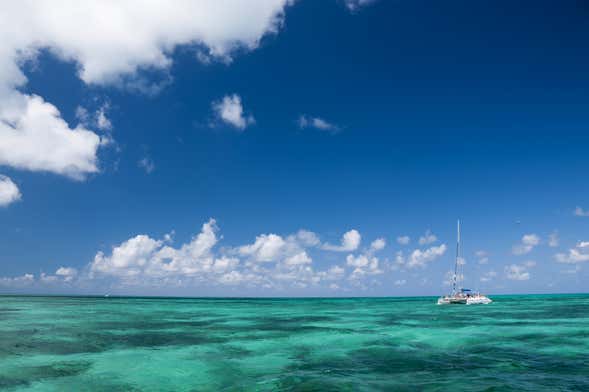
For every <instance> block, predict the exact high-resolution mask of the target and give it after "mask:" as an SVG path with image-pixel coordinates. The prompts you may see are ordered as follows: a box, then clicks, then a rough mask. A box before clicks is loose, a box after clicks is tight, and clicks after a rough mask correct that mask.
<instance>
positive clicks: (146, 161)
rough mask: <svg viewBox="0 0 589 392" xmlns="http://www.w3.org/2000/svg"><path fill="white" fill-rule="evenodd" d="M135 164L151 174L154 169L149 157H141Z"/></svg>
mask: <svg viewBox="0 0 589 392" xmlns="http://www.w3.org/2000/svg"><path fill="white" fill-rule="evenodd" d="M137 166H138V167H140V168H141V169H143V170H145V173H147V174H151V173H152V172H153V171H154V170H155V163H153V160H152V159H151V158H150V157H147V156H146V157H143V158H141V159H140V160H139V161H137Z"/></svg>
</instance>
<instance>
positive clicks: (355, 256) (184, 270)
mask: <svg viewBox="0 0 589 392" xmlns="http://www.w3.org/2000/svg"><path fill="white" fill-rule="evenodd" d="M220 239H221V237H220V234H219V227H218V226H217V222H216V220H215V219H210V220H209V221H208V222H206V223H204V224H203V225H202V227H201V231H200V232H199V233H198V234H196V235H195V236H194V237H192V239H191V240H190V241H189V242H187V243H184V244H181V245H179V246H174V245H173V236H172V235H171V234H168V235H165V236H164V238H162V239H155V238H152V237H150V236H149V235H145V234H139V235H136V236H134V237H132V238H129V239H127V240H125V241H123V242H122V243H120V244H118V245H116V246H114V247H113V248H112V250H111V251H110V252H109V253H105V252H102V251H99V252H97V253H96V255H95V257H94V259H93V260H92V261H91V262H89V263H88V264H87V265H86V266H85V267H84V268H83V269H82V270H80V271H78V269H76V268H74V267H68V266H62V267H60V268H58V269H57V270H56V271H55V273H53V274H45V273H41V274H40V275H39V276H35V275H34V274H30V273H27V274H25V275H22V276H18V277H4V278H0V287H3V288H5V289H16V290H19V289H27V288H36V289H39V288H53V289H55V288H58V289H69V290H73V291H79V290H90V291H93V292H100V291H104V290H113V289H114V290H118V291H120V292H125V291H129V290H130V291H133V290H136V289H139V290H140V289H146V288H150V287H162V286H165V287H167V288H185V287H200V288H202V287H209V288H211V287H223V286H224V287H241V288H244V289H252V288H258V289H262V290H264V291H265V292H267V293H273V294H276V293H280V292H284V291H287V290H289V289H300V290H304V289H307V288H310V287H313V288H319V289H323V290H326V291H334V290H343V291H344V292H345V291H346V290H349V289H350V288H360V289H361V288H364V287H365V286H366V285H369V284H373V283H374V281H372V280H370V279H371V278H372V277H374V276H377V275H381V274H384V273H385V272H391V271H399V270H405V269H407V270H410V269H413V268H415V267H416V266H419V267H422V268H423V267H425V266H426V264H427V263H431V262H433V261H435V260H437V259H439V258H440V257H441V256H443V255H444V253H445V251H446V245H445V244H441V245H439V246H433V247H431V248H426V249H415V250H414V251H413V252H412V253H411V254H410V256H409V257H408V259H407V260H406V261H405V260H398V259H397V260H396V262H395V263H393V262H391V261H389V260H388V258H386V257H384V258H382V257H380V256H379V255H378V254H379V253H380V252H381V251H383V249H385V247H386V240H385V239H384V238H376V239H374V240H373V241H372V242H371V243H370V244H369V246H368V247H367V248H366V249H364V250H361V249H360V245H361V235H360V233H359V232H358V231H357V230H354V229H352V230H349V231H348V232H346V233H344V234H343V235H342V238H341V240H340V245H331V244H330V243H328V242H322V241H321V240H320V238H319V236H318V235H317V234H316V233H314V232H312V231H308V230H303V229H301V230H299V231H297V232H296V233H293V234H289V235H287V236H281V235H278V234H273V233H268V234H261V235H259V236H257V237H256V238H255V240H254V241H253V242H252V243H249V244H245V245H241V246H235V247H231V246H230V247H219V246H218V245H219V241H220ZM311 251H313V252H316V253H317V254H318V256H319V257H325V254H326V253H339V252H346V253H348V254H347V256H346V257H345V262H340V263H334V264H332V265H331V266H329V267H327V268H325V269H317V268H316V267H315V265H314V260H313V257H311V255H310V253H311Z"/></svg>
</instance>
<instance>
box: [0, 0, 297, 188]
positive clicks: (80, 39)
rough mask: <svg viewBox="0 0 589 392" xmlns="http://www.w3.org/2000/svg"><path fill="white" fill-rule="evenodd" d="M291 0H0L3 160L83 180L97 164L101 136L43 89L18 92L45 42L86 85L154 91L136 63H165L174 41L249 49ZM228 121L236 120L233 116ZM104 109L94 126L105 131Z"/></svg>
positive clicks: (158, 66) (212, 49)
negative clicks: (71, 118) (68, 117)
mask: <svg viewBox="0 0 589 392" xmlns="http://www.w3.org/2000/svg"><path fill="white" fill-rule="evenodd" d="M290 3H291V1H289V0H260V1H255V2H243V1H229V2H227V4H225V5H224V6H222V5H219V2H218V1H215V0H202V1H190V0H184V1H182V0H179V1H176V2H174V6H173V7H170V6H169V4H168V3H166V2H164V1H150V2H138V1H132V0H130V1H84V2H79V1H73V0H61V1H59V0H56V1H52V2H37V1H33V0H23V1H18V2H2V3H0V41H1V42H2V46H1V47H0V165H7V166H11V167H14V168H17V169H23V170H31V171H46V172H52V173H56V174H60V175H66V176H69V177H72V178H75V179H83V178H84V177H85V176H87V175H88V174H90V173H96V172H98V166H97V161H98V158H97V150H98V148H99V145H100V137H99V136H98V134H97V133H95V132H93V131H92V130H90V129H87V128H86V127H85V126H83V125H78V126H75V127H71V126H70V125H68V124H67V123H66V122H65V121H64V120H63V119H62V117H61V115H60V113H59V110H58V109H57V108H56V107H55V106H54V105H53V104H51V103H49V102H46V101H45V100H44V99H43V98H42V97H39V96H37V95H29V94H25V93H23V92H22V88H23V87H24V86H25V85H26V83H27V79H26V76H25V74H24V73H23V71H22V69H21V67H22V65H23V64H25V63H27V61H34V59H36V58H37V56H38V55H39V53H41V51H42V50H43V49H47V50H48V52H49V53H51V54H53V55H55V56H56V57H58V58H59V59H61V60H64V61H68V62H73V63H75V65H76V68H77V69H78V76H79V78H80V79H82V80H83V81H84V82H85V83H86V84H89V85H93V84H96V85H109V84H110V85H117V86H121V87H128V88H130V89H134V90H139V91H145V92H153V91H156V90H158V89H159V88H161V87H160V86H161V85H163V84H165V83H167V81H166V79H169V77H168V78H164V81H163V82H161V81H160V82H156V83H150V82H148V81H147V80H146V79H145V78H143V77H142V72H141V71H142V70H146V69H149V70H155V71H158V70H159V71H162V73H163V74H164V75H165V74H166V73H167V72H168V71H169V68H170V66H171V64H172V60H171V58H170V55H171V53H172V52H173V51H174V49H175V48H176V47H177V46H180V45H191V46H194V47H198V48H199V50H200V51H201V52H203V53H205V54H206V55H207V56H208V57H209V58H215V59H222V60H223V61H225V62H229V61H230V60H231V57H232V54H233V53H234V52H235V50H236V49H246V50H253V49H255V48H257V47H258V45H259V43H260V40H261V39H262V37H263V36H265V35H266V34H268V33H276V32H277V31H278V30H279V28H280V26H281V25H282V22H283V19H284V9H285V7H286V6H287V5H288V4H290ZM233 119H235V118H233ZM111 126H112V124H110V120H108V118H107V117H106V114H105V112H104V111H102V112H99V113H98V119H97V127H98V128H99V129H110V127H111Z"/></svg>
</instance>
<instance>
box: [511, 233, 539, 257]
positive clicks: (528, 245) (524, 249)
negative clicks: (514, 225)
mask: <svg viewBox="0 0 589 392" xmlns="http://www.w3.org/2000/svg"><path fill="white" fill-rule="evenodd" d="M539 244H540V237H538V236H537V235H536V234H526V235H524V236H523V237H522V239H521V242H520V243H518V244H515V245H514V246H513V248H512V253H513V254H514V255H525V254H527V253H530V252H531V251H532V249H534V248H535V247H536V246H538V245H539Z"/></svg>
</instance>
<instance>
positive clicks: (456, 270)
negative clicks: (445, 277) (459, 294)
mask: <svg viewBox="0 0 589 392" xmlns="http://www.w3.org/2000/svg"><path fill="white" fill-rule="evenodd" d="M459 258H460V219H459V220H458V223H457V226H456V262H455V263H454V278H453V280H452V295H454V294H456V278H457V274H458V259H459Z"/></svg>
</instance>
